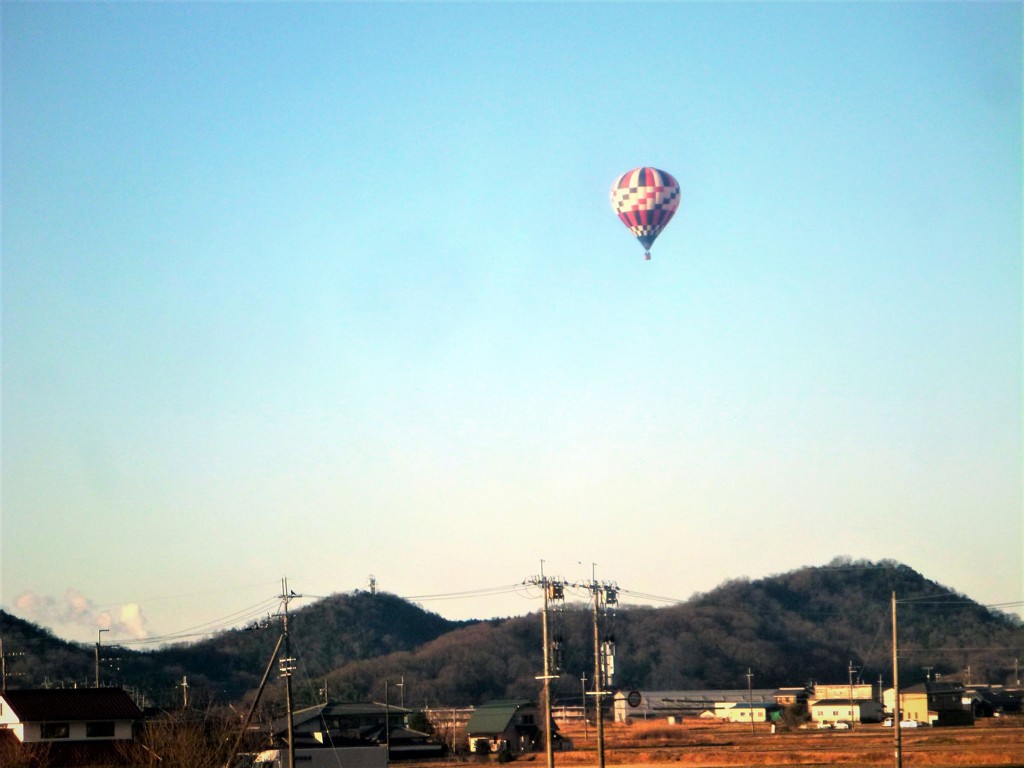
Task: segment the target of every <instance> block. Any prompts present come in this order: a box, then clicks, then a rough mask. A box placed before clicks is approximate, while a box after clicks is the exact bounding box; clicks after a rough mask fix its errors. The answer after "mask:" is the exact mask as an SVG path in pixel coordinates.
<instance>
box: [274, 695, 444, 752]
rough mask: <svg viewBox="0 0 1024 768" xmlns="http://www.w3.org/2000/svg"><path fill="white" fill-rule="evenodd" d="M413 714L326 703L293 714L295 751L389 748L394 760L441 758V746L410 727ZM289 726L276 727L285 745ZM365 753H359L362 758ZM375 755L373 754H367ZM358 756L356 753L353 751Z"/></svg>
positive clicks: (387, 707) (363, 704)
mask: <svg viewBox="0 0 1024 768" xmlns="http://www.w3.org/2000/svg"><path fill="white" fill-rule="evenodd" d="M410 714H411V710H408V709H405V708H403V707H396V706H391V705H389V704H380V703H378V702H327V703H325V704H318V705H316V706H314V707H307V708H306V709H300V710H298V711H296V712H294V713H292V732H293V734H294V736H295V746H296V748H299V747H302V748H308V749H317V748H319V747H330V748H332V749H336V748H348V749H352V750H363V752H365V750H366V748H367V747H370V748H377V749H380V750H381V754H382V758H381V759H384V758H383V751H384V750H383V749H382V748H384V747H387V755H388V758H389V759H391V760H400V759H402V758H410V759H411V758H426V757H439V756H440V755H441V754H442V753H443V752H444V747H443V746H442V745H441V744H435V743H432V742H431V741H430V739H429V736H428V734H426V733H423V732H421V731H414V730H412V729H411V728H409V727H408V725H407V723H408V718H409V715H410ZM287 728H288V723H287V721H286V720H284V719H283V718H282V719H280V720H278V721H277V722H275V723H274V735H275V739H276V740H278V741H279V742H283V741H284V739H285V737H286V734H287ZM363 752H360V754H362V753H363ZM365 754H367V755H372V751H371V752H366V753H365ZM352 755H353V756H355V755H356V752H355V751H353V752H352Z"/></svg>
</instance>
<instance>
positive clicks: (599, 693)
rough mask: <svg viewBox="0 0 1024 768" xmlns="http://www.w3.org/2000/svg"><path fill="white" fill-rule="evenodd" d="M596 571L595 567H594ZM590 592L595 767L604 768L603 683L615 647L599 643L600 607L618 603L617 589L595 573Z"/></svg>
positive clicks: (609, 643) (610, 667)
mask: <svg viewBox="0 0 1024 768" xmlns="http://www.w3.org/2000/svg"><path fill="white" fill-rule="evenodd" d="M594 570H595V571H596V565H595V566H594ZM589 589H590V591H591V592H592V593H593V595H594V678H593V685H594V691H593V696H594V708H595V712H594V725H595V730H596V731H597V766H598V768H604V707H603V705H602V702H603V699H604V694H605V693H607V691H605V690H604V686H605V682H606V681H607V682H610V680H609V678H610V676H611V672H612V665H613V664H614V657H613V654H614V649H615V646H614V644H613V643H612V642H611V640H608V641H605V642H602V641H601V607H602V606H603V605H614V604H616V603H617V602H618V588H617V587H616V586H614V584H609V583H605V584H599V583H598V582H597V576H596V573H594V574H593V575H592V577H591V581H590V585H589Z"/></svg>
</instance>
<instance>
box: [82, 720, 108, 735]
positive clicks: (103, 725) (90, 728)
mask: <svg viewBox="0 0 1024 768" xmlns="http://www.w3.org/2000/svg"><path fill="white" fill-rule="evenodd" d="M85 737H86V738H87V739H112V738H114V721H113V720H109V721H101V722H97V723H86V724H85Z"/></svg>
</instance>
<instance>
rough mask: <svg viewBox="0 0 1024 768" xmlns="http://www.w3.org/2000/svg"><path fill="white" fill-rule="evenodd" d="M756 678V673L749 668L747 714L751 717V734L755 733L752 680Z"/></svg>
mask: <svg viewBox="0 0 1024 768" xmlns="http://www.w3.org/2000/svg"><path fill="white" fill-rule="evenodd" d="M753 678H754V673H753V672H751V671H750V667H747V706H748V707H749V709H748V710H747V714H748V715H750V732H751V733H753V732H754V688H753V686H752V684H751V680H753Z"/></svg>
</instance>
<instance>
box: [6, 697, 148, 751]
mask: <svg viewBox="0 0 1024 768" xmlns="http://www.w3.org/2000/svg"><path fill="white" fill-rule="evenodd" d="M141 718H142V712H141V711H140V710H139V708H138V707H137V706H136V705H135V702H134V701H132V699H131V697H130V696H129V695H128V694H127V693H125V691H124V690H123V689H121V688H52V689H23V690H6V691H3V692H0V744H3V743H5V742H6V744H7V746H8V748H10V749H15V750H18V751H20V750H23V749H39V748H44V749H45V750H46V755H47V760H48V761H49V762H50V764H52V765H92V764H94V763H98V762H102V763H104V764H109V765H114V764H116V763H119V762H123V760H124V754H123V752H122V748H123V746H124V745H126V744H128V743H130V742H131V741H132V740H133V739H134V737H135V723H136V722H137V721H139V720H140V719H141Z"/></svg>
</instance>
